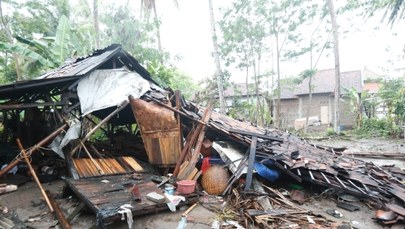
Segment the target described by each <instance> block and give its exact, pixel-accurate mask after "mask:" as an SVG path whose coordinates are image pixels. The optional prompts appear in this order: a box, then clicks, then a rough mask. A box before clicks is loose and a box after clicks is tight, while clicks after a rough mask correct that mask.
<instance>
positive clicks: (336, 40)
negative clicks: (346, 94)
mask: <svg viewBox="0 0 405 229" xmlns="http://www.w3.org/2000/svg"><path fill="white" fill-rule="evenodd" d="M327 3H328V8H329V14H330V18H331V22H332V30H333V51H334V54H335V101H334V104H335V111H334V115H335V117H334V120H333V129H334V130H335V132H336V133H339V131H340V128H339V124H340V117H339V112H340V108H339V99H340V62H339V34H338V24H337V21H336V12H335V7H334V5H333V0H327Z"/></svg>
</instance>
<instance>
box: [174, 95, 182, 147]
mask: <svg viewBox="0 0 405 229" xmlns="http://www.w3.org/2000/svg"><path fill="white" fill-rule="evenodd" d="M175 95H176V109H177V110H178V111H180V107H181V104H180V97H181V94H180V91H179V90H176V92H175ZM177 122H178V128H179V132H180V139H179V141H180V149H183V138H182V133H183V130H182V128H181V120H180V114H179V113H177Z"/></svg>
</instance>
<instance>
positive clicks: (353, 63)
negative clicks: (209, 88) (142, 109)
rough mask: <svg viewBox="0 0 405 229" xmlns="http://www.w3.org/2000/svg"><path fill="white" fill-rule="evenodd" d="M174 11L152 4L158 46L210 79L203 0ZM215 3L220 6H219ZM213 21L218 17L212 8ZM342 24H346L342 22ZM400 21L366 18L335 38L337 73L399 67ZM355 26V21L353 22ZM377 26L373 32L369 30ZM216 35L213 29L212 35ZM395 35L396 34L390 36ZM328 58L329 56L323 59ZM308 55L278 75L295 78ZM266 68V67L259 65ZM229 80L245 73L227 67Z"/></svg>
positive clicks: (167, 4) (327, 62)
mask: <svg viewBox="0 0 405 229" xmlns="http://www.w3.org/2000/svg"><path fill="white" fill-rule="evenodd" d="M178 2H179V9H176V8H175V7H174V5H173V2H172V1H168V0H160V1H159V0H157V10H158V14H159V15H160V17H161V19H162V27H161V29H162V34H161V36H162V45H163V47H164V48H165V49H166V50H168V51H169V52H170V53H171V54H172V55H175V54H178V55H180V56H182V60H181V61H179V62H178V63H177V66H178V68H179V69H181V70H183V71H184V72H186V73H188V74H189V75H191V76H192V77H193V78H194V79H195V80H199V79H202V78H204V77H209V76H212V75H213V73H214V71H215V65H214V59H213V58H212V56H211V53H212V50H213V48H212V41H211V30H210V21H209V11H208V0H205V1H203V0H200V1H189V0H178ZM213 2H214V4H217V5H214V7H215V8H216V9H218V8H219V7H226V6H228V5H230V3H231V2H232V1H230V0H221V1H215V0H214V1H213ZM218 4H220V5H218ZM215 17H216V20H218V19H220V18H219V17H220V14H219V11H218V10H216V15H215ZM344 20H346V21H344ZM404 21H405V20H403V21H402V22H401V23H396V24H394V26H393V27H392V28H391V26H389V25H387V23H386V22H381V16H376V17H374V18H371V19H367V20H364V19H362V18H360V19H358V22H357V26H356V27H357V29H355V30H358V31H353V28H351V30H352V31H350V33H347V34H341V36H340V52H341V56H340V61H341V69H342V71H348V70H359V69H363V68H364V67H368V68H370V69H372V70H374V71H377V72H378V73H382V71H383V70H384V69H390V68H392V67H404V44H405V31H404V30H400V28H404ZM338 23H339V24H340V25H341V26H342V27H344V26H345V25H349V24H350V23H349V21H347V19H345V18H338ZM355 24H356V23H355ZM376 27H378V29H377V30H376V29H374V28H376ZM217 32H218V31H217ZM394 34H396V35H394ZM331 52H332V50H330V51H328V52H326V53H325V54H324V55H323V56H322V58H321V60H320V62H319V64H318V66H317V68H318V69H326V68H333V67H334V60H333V54H332V53H331ZM327 54H329V55H327ZM308 65H309V64H308V57H307V58H305V57H303V58H301V59H300V60H298V61H296V62H294V63H283V65H282V71H283V72H285V73H286V74H287V75H294V74H298V73H299V72H301V71H302V70H304V69H305V68H307V67H308ZM262 66H271V63H268V62H266V63H262ZM231 72H232V78H231V80H233V81H236V82H243V81H244V77H245V76H244V73H241V72H238V71H237V70H235V69H231Z"/></svg>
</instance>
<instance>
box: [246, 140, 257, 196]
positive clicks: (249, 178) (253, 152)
mask: <svg viewBox="0 0 405 229" xmlns="http://www.w3.org/2000/svg"><path fill="white" fill-rule="evenodd" d="M256 144H257V136H255V135H254V136H252V143H250V152H249V162H248V170H247V174H246V186H245V191H248V190H250V187H251V186H252V179H253V168H254V164H255V158H256Z"/></svg>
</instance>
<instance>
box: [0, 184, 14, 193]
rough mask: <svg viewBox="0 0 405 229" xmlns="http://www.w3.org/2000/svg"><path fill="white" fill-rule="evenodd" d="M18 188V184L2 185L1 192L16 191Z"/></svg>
mask: <svg viewBox="0 0 405 229" xmlns="http://www.w3.org/2000/svg"><path fill="white" fill-rule="evenodd" d="M17 189H18V186H17V185H12V184H9V185H4V186H0V194H3V193H8V192H13V191H15V190H17Z"/></svg>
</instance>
